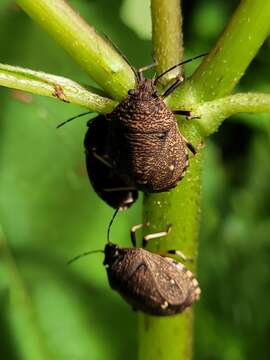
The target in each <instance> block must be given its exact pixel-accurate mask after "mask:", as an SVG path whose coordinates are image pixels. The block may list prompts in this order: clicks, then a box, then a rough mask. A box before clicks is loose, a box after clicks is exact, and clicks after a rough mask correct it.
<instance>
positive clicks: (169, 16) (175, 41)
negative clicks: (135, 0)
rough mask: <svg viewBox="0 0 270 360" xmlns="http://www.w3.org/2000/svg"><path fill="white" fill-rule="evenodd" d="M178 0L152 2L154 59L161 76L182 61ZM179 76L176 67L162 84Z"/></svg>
mask: <svg viewBox="0 0 270 360" xmlns="http://www.w3.org/2000/svg"><path fill="white" fill-rule="evenodd" d="M180 9H181V8H180V0H168V1H164V0H152V1H151V13H152V24H153V25H152V28H153V43H154V44H155V45H154V59H155V61H156V62H157V67H156V70H157V73H158V74H161V73H163V72H164V71H166V70H167V69H169V68H170V67H172V66H174V65H175V64H179V63H180V62H181V61H182V59H183V36H182V31H180V29H181V28H182V14H181V11H180ZM180 74H181V68H180V67H178V68H176V69H174V70H173V71H170V72H169V73H168V74H166V75H164V77H162V81H163V83H164V84H166V82H169V81H170V80H171V79H173V78H175V77H176V76H178V75H180Z"/></svg>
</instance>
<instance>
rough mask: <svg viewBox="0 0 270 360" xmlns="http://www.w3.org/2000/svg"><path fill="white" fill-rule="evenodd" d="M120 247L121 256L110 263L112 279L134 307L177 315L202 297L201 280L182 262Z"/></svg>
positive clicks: (113, 286) (148, 311)
mask: <svg viewBox="0 0 270 360" xmlns="http://www.w3.org/2000/svg"><path fill="white" fill-rule="evenodd" d="M117 251H118V255H119V260H117V261H115V262H114V263H112V264H111V265H110V266H108V267H107V274H108V279H109V283H110V286H111V287H112V288H113V289H115V290H116V291H118V292H119V293H120V294H121V296H122V297H123V298H124V299H125V300H126V301H127V302H128V303H129V304H130V305H131V306H132V307H133V308H135V309H138V310H141V311H143V312H145V313H149V314H152V315H159V316H163V315H164V316H165V315H173V314H177V313H180V312H182V311H183V310H184V309H185V308H186V307H188V306H190V305H191V304H192V303H193V302H195V301H197V300H198V299H199V296H200V288H199V286H198V282H197V280H196V279H195V278H194V276H193V274H192V273H191V272H190V271H189V270H188V269H187V268H185V267H184V266H183V265H182V264H181V263H178V262H176V261H174V260H173V259H171V258H166V257H162V256H160V255H157V254H154V253H151V252H149V251H147V250H144V249H141V248H140V249H132V248H130V249H129V248H123V249H122V248H118V250H117Z"/></svg>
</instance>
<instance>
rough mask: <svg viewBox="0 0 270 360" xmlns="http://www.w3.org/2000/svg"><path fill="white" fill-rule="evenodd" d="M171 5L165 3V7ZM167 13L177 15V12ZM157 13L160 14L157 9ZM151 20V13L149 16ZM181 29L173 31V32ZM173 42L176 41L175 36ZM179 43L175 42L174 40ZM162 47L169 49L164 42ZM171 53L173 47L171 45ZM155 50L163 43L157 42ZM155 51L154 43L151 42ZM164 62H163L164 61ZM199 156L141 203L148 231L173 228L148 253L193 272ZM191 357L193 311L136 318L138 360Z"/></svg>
mask: <svg viewBox="0 0 270 360" xmlns="http://www.w3.org/2000/svg"><path fill="white" fill-rule="evenodd" d="M169 3H170V2H168V3H167V2H166V4H167V5H168V6H171V4H170V5H169ZM174 4H175V5H174V6H175V7H176V6H177V9H176V8H173V9H172V8H171V9H170V10H171V11H172V12H173V13H174V12H175V13H176V12H177V11H178V10H179V9H178V6H179V4H177V3H176V2H174ZM155 13H156V14H158V13H159V12H158V11H157V10H156V11H155ZM152 16H153V17H154V14H153V15H152ZM156 24H159V27H158V29H154V31H153V32H154V33H155V32H157V31H158V32H160V33H163V32H164V33H167V29H166V26H167V24H168V22H163V23H162V24H163V25H162V26H163V27H165V29H163V27H161V23H159V22H158V21H155V20H154V19H153V27H155V25H156ZM177 31H180V28H176V29H174V32H177ZM175 39H179V36H176V37H175ZM176 41H178V40H176ZM163 44H166V45H164V46H165V47H167V46H168V43H166V39H163ZM170 44H171V45H170V47H171V51H173V49H175V44H174V43H173V42H171V43H170ZM157 46H158V47H162V43H160V42H158V44H157ZM154 47H155V48H156V43H155V42H154ZM159 51H160V54H163V55H162V56H164V57H165V56H167V55H166V54H171V51H167V50H166V51H164V52H163V51H162V50H159ZM164 62H165V60H164ZM181 131H183V133H184V135H185V136H186V137H187V138H188V139H189V141H191V142H192V143H193V144H194V145H198V144H199V142H200V140H201V136H200V134H199V132H198V131H197V128H196V127H195V126H193V123H190V122H188V121H184V122H182V124H181ZM201 157H202V151H201V150H200V151H199V153H198V155H196V156H195V157H192V156H191V159H190V166H189V168H188V171H187V174H186V175H185V177H184V179H183V180H182V181H181V182H180V184H179V185H178V186H177V187H176V188H175V189H174V190H172V191H170V192H166V193H161V194H149V195H146V196H145V200H144V223H149V224H150V225H149V228H147V231H148V232H157V231H163V230H165V229H166V228H167V227H168V225H169V224H171V225H172V230H171V232H170V234H169V235H168V236H167V237H166V238H163V239H161V240H160V241H152V242H150V244H149V249H150V250H153V251H155V250H165V249H179V250H181V251H183V252H184V253H186V254H187V255H188V256H191V257H192V258H193V259H194V263H193V266H190V264H188V267H189V268H191V270H195V265H194V264H196V249H197V239H198V226H199V213H200V191H201ZM191 358H192V309H187V310H186V311H184V312H183V313H182V314H180V315H177V316H172V317H166V318H158V317H152V316H148V315H145V314H140V317H139V359H140V360H146V359H147V360H154V359H159V360H165V359H166V360H181V359H182V360H190V359H191Z"/></svg>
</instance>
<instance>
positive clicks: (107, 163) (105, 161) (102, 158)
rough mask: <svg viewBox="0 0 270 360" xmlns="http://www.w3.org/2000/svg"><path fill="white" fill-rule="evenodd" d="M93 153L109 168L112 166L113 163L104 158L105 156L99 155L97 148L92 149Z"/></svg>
mask: <svg viewBox="0 0 270 360" xmlns="http://www.w3.org/2000/svg"><path fill="white" fill-rule="evenodd" d="M92 153H93V155H94V157H95V158H96V159H97V160H99V161H100V162H102V164H104V165H106V166H107V167H109V168H112V165H111V164H110V163H109V161H107V160H106V159H104V157H102V156H100V155H98V154H97V153H96V151H95V149H92Z"/></svg>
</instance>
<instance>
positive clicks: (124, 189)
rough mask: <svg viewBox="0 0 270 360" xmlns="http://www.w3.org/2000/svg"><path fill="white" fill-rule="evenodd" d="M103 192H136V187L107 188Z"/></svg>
mask: <svg viewBox="0 0 270 360" xmlns="http://www.w3.org/2000/svg"><path fill="white" fill-rule="evenodd" d="M102 190H103V191H107V192H116V191H135V190H136V189H135V188H134V187H130V186H121V187H115V188H105V189H102Z"/></svg>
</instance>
